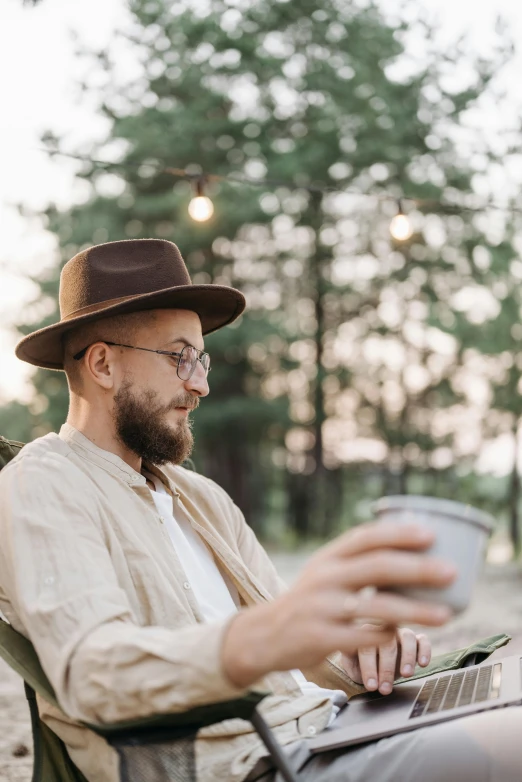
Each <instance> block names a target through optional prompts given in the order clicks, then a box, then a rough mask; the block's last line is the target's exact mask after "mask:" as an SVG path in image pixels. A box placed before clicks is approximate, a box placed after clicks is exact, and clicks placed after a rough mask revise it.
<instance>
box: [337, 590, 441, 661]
mask: <svg viewBox="0 0 522 782" xmlns="http://www.w3.org/2000/svg"><path fill="white" fill-rule="evenodd" d="M322 610H323V614H327V615H328V616H330V617H331V618H332V619H335V620H337V621H345V622H346V621H353V620H354V619H355V620H356V619H359V620H360V619H365V620H368V621H369V622H372V621H375V622H379V623H384V624H386V625H397V626H398V625H410V624H417V625H424V626H426V627H439V626H440V625H442V624H444V623H445V622H447V621H448V620H449V619H450V618H451V615H452V614H451V610H450V609H449V608H447V607H446V606H441V605H437V604H436V603H424V602H421V601H420V600H410V599H409V598H407V597H403V596H402V595H395V594H393V593H391V592H375V593H373V594H369V595H365V594H363V595H360V596H358V595H357V594H356V593H353V592H349V593H346V592H345V591H341V590H339V591H336V592H335V593H333V592H332V593H329V594H328V597H327V599H326V600H325V603H324V604H323V609H322ZM424 648H425V647H424Z"/></svg>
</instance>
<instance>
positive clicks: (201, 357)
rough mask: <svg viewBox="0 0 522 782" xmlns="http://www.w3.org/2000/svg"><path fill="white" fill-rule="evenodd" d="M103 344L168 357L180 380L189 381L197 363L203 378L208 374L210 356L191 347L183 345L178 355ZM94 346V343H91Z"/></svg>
mask: <svg viewBox="0 0 522 782" xmlns="http://www.w3.org/2000/svg"><path fill="white" fill-rule="evenodd" d="M99 341H100V342H105V344H106V345H112V346H113V347H117V348H129V349H130V350H145V351H146V352H147V353H157V354H158V355H160V356H169V357H170V358H172V359H174V361H175V362H176V372H177V375H178V377H179V379H180V380H190V378H191V377H192V375H193V374H194V370H195V369H196V366H197V363H198V361H199V363H200V364H201V366H202V367H203V370H204V372H205V377H206V376H207V375H208V373H209V372H210V356H209V354H208V353H204V352H203V351H202V350H198V349H197V348H194V347H192V345H185V347H184V348H183V350H182V351H181V352H180V353H175V352H173V351H172V350H152V349H151V348H137V347H136V346H135V345H121V344H120V343H119V342H107V340H99ZM92 344H94V343H92ZM89 348H90V345H87V347H85V348H83V350H80V351H79V353H76V355H74V356H73V359H74V360H75V361H80V360H81V359H82V358H83V357H84V356H85V354H86V353H87V351H88V350H89Z"/></svg>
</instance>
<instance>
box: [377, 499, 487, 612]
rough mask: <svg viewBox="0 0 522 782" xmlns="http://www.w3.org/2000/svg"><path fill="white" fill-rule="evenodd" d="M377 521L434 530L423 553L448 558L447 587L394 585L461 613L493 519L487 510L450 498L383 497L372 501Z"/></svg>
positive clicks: (477, 570) (469, 594) (477, 568)
mask: <svg viewBox="0 0 522 782" xmlns="http://www.w3.org/2000/svg"><path fill="white" fill-rule="evenodd" d="M373 512H374V514H375V516H376V519H377V521H391V522H393V523H395V524H419V525H422V526H425V527H428V528H429V529H430V530H432V532H434V533H435V536H436V537H435V541H434V543H433V545H432V546H431V547H430V548H429V549H426V550H425V552H424V553H426V554H428V555H429V556H432V557H436V558H437V559H442V560H445V561H447V562H451V563H452V564H453V565H455V567H456V568H457V577H456V579H455V581H454V582H453V583H452V584H450V585H449V586H448V587H444V588H442V589H441V588H436V587H423V588H419V589H417V588H415V587H396V588H394V589H393V591H394V592H398V593H400V594H402V595H405V596H406V597H411V598H415V599H417V600H422V601H429V602H432V603H440V604H442V605H446V606H448V607H449V608H451V609H452V610H453V611H454V613H455V614H460V613H461V612H462V611H464V609H465V608H467V606H468V605H469V602H470V600H471V595H472V592H473V588H474V586H475V583H476V580H477V577H478V575H479V572H480V569H481V566H482V563H483V560H484V554H485V551H486V544H487V540H488V537H489V535H490V534H491V532H492V530H493V527H494V525H495V521H494V519H493V517H492V516H490V515H489V513H484V512H483V511H480V510H477V508H473V507H472V506H471V505H465V504H464V503H461V502H454V501H453V500H442V499H438V498H437V497H418V496H414V495H405V496H401V495H398V496H395V497H382V498H381V499H380V500H377V502H375V503H374V505H373Z"/></svg>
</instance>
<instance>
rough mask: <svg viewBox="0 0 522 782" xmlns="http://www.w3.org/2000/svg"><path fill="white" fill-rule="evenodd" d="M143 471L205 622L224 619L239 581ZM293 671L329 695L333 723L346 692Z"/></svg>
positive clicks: (308, 687) (305, 688) (306, 689)
mask: <svg viewBox="0 0 522 782" xmlns="http://www.w3.org/2000/svg"><path fill="white" fill-rule="evenodd" d="M143 474H144V475H145V477H146V478H147V480H149V481H150V482H151V483H153V484H154V486H155V491H151V494H152V497H153V499H154V504H155V505H156V508H157V510H158V513H159V515H160V517H161V519H162V521H163V523H164V525H165V528H166V530H167V532H168V533H169V536H170V539H171V540H172V545H173V546H174V548H175V550H176V553H177V555H178V557H179V559H180V561H181V563H182V565H183V569H184V571H185V575H186V576H187V580H188V581H189V583H190V586H191V588H192V591H193V593H194V597H195V598H196V600H197V603H198V605H199V607H200V609H201V613H202V615H203V617H204V619H205V621H207V622H210V621H212V620H214V619H224V618H226V617H227V616H231V615H232V614H234V613H236V611H237V610H238V608H239V606H240V600H239V594H238V591H237V589H236V586H235V584H234V583H233V582H232V581H231V579H230V578H228V577H227V575H226V573H223V572H222V571H221V570H220V569H219V567H218V565H217V563H216V560H215V559H214V557H213V556H212V552H211V551H210V549H209V547H208V546H207V545H206V543H205V541H204V540H203V538H202V537H201V536H200V535H198V533H197V532H196V530H195V529H193V528H192V526H191V524H190V523H189V522H188V521H187V520H185V519H184V518H183V517H180V518H179V519H176V518H175V517H174V504H173V501H172V497H171V496H170V494H169V493H168V492H167V490H166V488H165V486H164V485H163V483H162V482H161V481H160V480H159V478H157V477H156V476H155V475H153V474H152V473H149V472H146V471H145V470H144V471H143ZM291 673H292V675H293V677H294V679H295V680H296V682H297V683H298V685H299V687H300V689H301V692H303V693H304V694H310V693H320V692H323V693H325V694H326V695H328V697H329V698H330V699H331V701H332V705H333V710H332V716H331V718H330V723H329V724H331V723H332V721H333V720H334V718H335V717H336V715H337V714H338V712H339V710H340V709H341V708H342V707H343V706H344V705H345V704H346V703H347V701H348V698H347V696H346V693H344V692H343V691H342V690H328V689H325V688H323V687H318V686H317V684H314V682H309V681H308V680H307V679H306V678H305V677H304V675H303V674H302V673H301V671H299V670H294V671H292V672H291Z"/></svg>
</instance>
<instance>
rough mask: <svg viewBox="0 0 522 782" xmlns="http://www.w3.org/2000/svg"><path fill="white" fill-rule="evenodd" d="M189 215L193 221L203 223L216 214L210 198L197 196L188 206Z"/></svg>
mask: <svg viewBox="0 0 522 782" xmlns="http://www.w3.org/2000/svg"><path fill="white" fill-rule="evenodd" d="M188 213H189V215H190V216H191V217H192V219H193V220H197V222H198V223H203V222H204V221H205V220H209V219H210V218H211V217H212V215H213V214H214V204H213V203H212V201H211V200H210V198H209V197H208V196H203V195H198V196H195V197H194V198H193V199H192V201H191V202H190V204H189V206H188Z"/></svg>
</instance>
